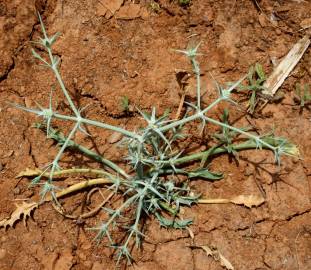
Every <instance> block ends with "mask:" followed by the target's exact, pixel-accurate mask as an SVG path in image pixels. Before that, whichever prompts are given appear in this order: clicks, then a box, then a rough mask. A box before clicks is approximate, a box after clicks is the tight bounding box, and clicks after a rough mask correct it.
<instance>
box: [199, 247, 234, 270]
mask: <svg viewBox="0 0 311 270" xmlns="http://www.w3.org/2000/svg"><path fill="white" fill-rule="evenodd" d="M199 247H200V248H202V249H203V250H204V251H205V252H206V255H207V256H211V257H213V259H214V260H215V261H217V262H220V265H221V266H222V267H224V268H226V269H227V270H234V267H233V265H232V264H231V262H230V261H229V260H228V259H226V258H225V256H224V255H222V254H221V253H220V251H219V250H218V249H215V248H210V247H209V246H199Z"/></svg>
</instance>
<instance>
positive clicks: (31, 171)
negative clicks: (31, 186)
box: [15, 168, 42, 178]
mask: <svg viewBox="0 0 311 270" xmlns="http://www.w3.org/2000/svg"><path fill="white" fill-rule="evenodd" d="M41 173H42V171H41V170H40V169H38V168H35V169H29V168H26V169H25V170H24V171H21V172H20V173H19V174H18V175H17V176H16V177H15V178H21V177H32V176H38V175H40V174H41Z"/></svg>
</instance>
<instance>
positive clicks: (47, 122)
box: [15, 15, 298, 263]
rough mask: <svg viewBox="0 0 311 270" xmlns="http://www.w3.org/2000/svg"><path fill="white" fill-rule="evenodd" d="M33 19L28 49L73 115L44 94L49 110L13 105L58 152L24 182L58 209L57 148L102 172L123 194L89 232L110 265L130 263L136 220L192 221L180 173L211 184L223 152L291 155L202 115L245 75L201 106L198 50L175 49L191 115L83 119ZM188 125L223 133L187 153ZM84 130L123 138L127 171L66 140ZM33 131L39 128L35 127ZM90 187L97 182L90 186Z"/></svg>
mask: <svg viewBox="0 0 311 270" xmlns="http://www.w3.org/2000/svg"><path fill="white" fill-rule="evenodd" d="M39 20H40V23H41V30H42V35H43V36H42V38H40V40H39V41H38V42H37V43H38V44H39V45H40V46H41V47H42V48H43V49H44V51H45V53H43V52H42V53H41V52H40V53H38V52H37V51H35V50H34V49H33V50H32V53H33V56H34V57H35V58H36V59H38V60H39V62H41V64H43V66H45V67H47V68H48V69H50V70H51V71H52V72H53V74H54V75H55V78H56V80H57V82H58V84H59V87H60V89H61V91H62V92H63V94H64V96H65V98H66V101H67V102H68V104H69V106H70V108H71V110H72V114H71V115H65V114H62V113H59V112H56V111H55V110H54V109H53V106H52V95H50V99H49V106H48V107H42V106H39V105H38V108H26V107H23V106H20V105H15V106H16V107H18V108H20V109H22V110H24V111H27V112H29V113H33V114H35V115H37V116H39V117H42V119H43V123H44V127H45V130H46V134H47V137H49V138H53V139H55V140H57V141H58V142H59V145H60V150H59V151H58V153H57V155H56V156H55V158H54V160H53V161H52V162H51V164H49V165H48V166H47V167H46V168H45V169H44V170H42V173H41V174H40V175H39V176H37V177H35V178H34V179H33V180H32V182H31V185H32V186H34V185H39V184H40V185H42V187H41V191H40V195H41V198H42V201H44V198H45V197H47V196H50V197H52V198H53V199H54V201H55V202H56V203H57V204H58V205H61V203H60V202H59V201H58V195H57V190H59V189H61V188H60V187H59V186H57V185H56V184H55V182H54V181H53V179H54V177H56V175H58V174H59V173H60V172H61V168H60V166H59V161H60V159H61V157H62V155H63V153H64V151H65V150H66V149H67V148H72V147H73V148H76V149H78V150H80V151H82V152H83V153H84V154H86V155H88V156H90V157H92V158H94V159H95V160H97V161H99V162H101V163H103V164H104V165H105V167H106V168H107V170H106V171H104V172H102V174H104V176H105V177H106V179H107V180H106V181H105V183H106V184H107V183H110V184H111V186H110V188H109V189H110V190H111V191H112V192H113V194H122V200H121V201H120V203H119V205H118V206H116V207H113V208H103V211H106V212H107V215H108V218H107V219H106V220H102V221H101V222H100V223H99V224H98V226H95V227H93V228H89V229H90V230H92V231H96V232H97V234H96V237H95V239H96V241H97V242H98V243H99V242H101V241H102V240H103V238H105V239H106V241H107V242H106V243H108V246H110V247H111V248H112V249H114V250H115V256H116V260H117V263H119V262H120V260H121V259H122V258H126V259H127V260H128V261H129V262H131V261H132V256H131V248H132V246H133V245H136V246H137V247H139V246H140V244H141V241H142V239H143V238H144V228H143V224H144V222H143V220H144V219H145V218H146V217H151V216H153V217H155V218H156V219H157V220H158V221H159V223H160V225H161V226H164V227H172V228H176V229H183V228H186V227H187V226H189V225H190V224H192V222H193V221H192V219H183V218H181V216H180V209H181V207H183V206H187V207H191V206H192V205H193V204H195V203H197V202H198V200H199V197H200V195H199V194H195V193H194V192H193V191H192V190H191V189H190V187H189V185H188V184H187V182H188V181H187V182H186V181H182V180H180V179H179V178H178V176H179V175H185V176H186V178H187V179H192V178H200V179H207V180H211V181H214V180H218V179H221V178H222V177H223V175H222V174H221V173H213V172H210V171H209V170H208V168H207V166H206V161H207V159H208V158H210V157H212V156H213V155H219V154H222V153H233V154H235V153H237V152H238V151H241V150H244V149H269V150H271V151H272V152H273V153H274V157H275V161H276V162H277V163H280V158H281V156H283V155H291V156H297V155H298V149H297V148H296V146H295V145H293V144H291V143H289V142H288V141H287V140H286V139H284V138H279V137H275V136H273V135H266V136H259V135H257V134H254V133H251V132H248V131H247V130H246V129H244V128H239V127H235V126H232V125H230V124H229V122H228V112H227V111H225V113H224V115H223V117H222V119H221V120H222V121H219V120H217V119H214V118H211V117H209V116H208V113H209V112H210V111H211V110H212V109H213V108H215V106H216V105H218V104H219V103H221V102H230V103H232V104H235V102H234V101H233V99H232V95H231V94H232V91H233V90H234V89H236V88H237V87H238V86H239V85H240V83H241V82H242V80H243V79H244V78H242V79H240V80H239V81H237V82H236V83H234V84H232V85H231V86H230V87H227V88H223V87H222V86H220V85H218V84H217V89H218V98H217V99H215V100H214V101H213V102H212V103H211V104H209V105H208V106H203V105H202V102H201V96H202V93H201V84H200V67H199V63H198V62H197V56H198V55H200V54H199V53H198V48H199V45H197V46H196V47H193V48H189V49H186V50H176V52H178V53H181V54H183V55H185V56H186V57H187V58H188V59H189V60H190V62H191V64H192V67H193V72H194V75H195V77H196V102H195V103H187V106H188V107H189V108H190V110H188V112H187V113H186V114H185V115H184V116H183V117H182V118H181V119H174V120H172V119H171V118H170V116H169V113H164V114H163V115H158V114H157V112H156V109H155V108H152V109H151V112H150V113H147V112H143V111H140V110H139V108H137V110H138V112H139V113H140V115H141V117H142V119H143V120H144V122H145V125H144V126H143V127H140V128H137V129H136V130H133V131H131V130H126V129H123V128H120V127H117V126H113V125H110V124H108V123H104V122H99V121H95V120H91V119H88V118H86V117H84V116H82V115H81V109H79V108H77V107H76V105H75V103H74V101H73V100H72V98H71V97H70V95H69V92H68V90H67V88H66V86H65V83H64V81H63V79H62V77H61V74H60V71H59V66H58V64H59V62H60V59H59V58H58V56H56V55H55V54H53V51H52V45H53V44H54V43H55V41H56V39H57V37H58V36H59V33H56V34H55V35H53V36H49V35H48V34H47V31H46V29H45V26H44V24H43V22H42V19H41V17H40V15H39ZM55 119H58V120H63V121H67V122H72V123H73V127H72V128H71V130H70V132H69V133H68V135H67V136H65V135H64V134H63V133H62V132H60V131H58V130H55V129H54V128H53V127H52V122H53V120H55ZM190 122H192V123H195V124H197V128H198V130H199V131H202V130H203V129H204V128H205V127H206V126H207V125H208V124H214V125H217V126H219V127H220V128H222V133H220V134H218V135H215V138H216V141H215V143H214V145H213V146H212V147H210V148H209V149H208V150H206V151H202V152H196V153H187V152H186V151H183V150H181V149H180V147H179V142H180V141H182V140H184V138H185V137H186V136H188V137H189V135H186V134H185V133H184V130H185V127H186V125H187V124H189V123H190ZM83 125H89V126H95V127H98V128H103V129H107V130H110V131H113V132H118V133H120V134H122V135H123V139H122V141H121V144H120V145H121V146H122V147H124V149H125V152H126V154H125V156H124V159H125V160H126V161H127V162H128V164H129V165H130V167H131V170H130V171H128V172H126V171H125V170H124V169H122V168H121V167H120V166H118V165H117V164H115V163H114V162H112V161H110V160H107V159H105V158H104V157H102V156H99V155H97V154H96V153H94V152H92V151H91V150H89V149H87V148H85V147H83V146H81V145H79V144H77V143H75V142H74V141H73V137H74V135H75V134H76V133H77V132H79V131H80V132H84V133H86V132H85V130H84V128H83ZM40 126H41V127H42V125H40ZM237 136H239V140H238V141H237V142H235V139H236V138H237ZM200 160H201V163H200V165H197V166H196V168H195V169H192V170H190V169H188V166H187V164H189V163H192V164H193V163H195V161H200ZM195 164H196V163H195ZM108 168H109V169H108ZM83 170H84V171H88V170H90V169H86V170H85V169H83V168H81V169H80V172H82V171H83ZM67 171H68V170H67ZM92 183H93V182H92ZM94 183H95V184H96V183H100V182H95V181H94ZM101 183H103V182H101ZM82 188H83V187H82ZM120 230H121V231H123V232H124V235H125V237H123V238H121V239H120V237H118V235H119V234H118V233H116V232H117V231H120Z"/></svg>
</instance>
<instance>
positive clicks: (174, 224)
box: [155, 213, 193, 229]
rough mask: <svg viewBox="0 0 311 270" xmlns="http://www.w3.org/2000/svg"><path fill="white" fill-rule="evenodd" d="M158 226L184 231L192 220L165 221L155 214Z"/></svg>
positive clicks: (165, 219)
mask: <svg viewBox="0 0 311 270" xmlns="http://www.w3.org/2000/svg"><path fill="white" fill-rule="evenodd" d="M155 215H156V217H157V219H158V220H159V222H160V225H161V226H163V227H165V228H174V229H185V228H186V227H187V226H189V225H191V224H192V223H193V220H192V219H183V220H181V219H167V218H165V217H163V216H162V215H161V214H159V213H155Z"/></svg>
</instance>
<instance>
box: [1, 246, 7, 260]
mask: <svg viewBox="0 0 311 270" xmlns="http://www.w3.org/2000/svg"><path fill="white" fill-rule="evenodd" d="M6 253H7V252H6V250H5V249H3V248H1V249H0V260H2V259H3V258H4V257H5V255H6Z"/></svg>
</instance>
